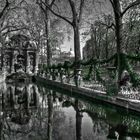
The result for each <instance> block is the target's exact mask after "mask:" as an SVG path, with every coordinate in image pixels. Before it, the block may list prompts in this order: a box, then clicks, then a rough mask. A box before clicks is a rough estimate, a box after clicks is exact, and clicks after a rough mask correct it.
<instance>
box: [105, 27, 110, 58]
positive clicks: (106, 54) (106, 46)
mask: <svg viewBox="0 0 140 140" xmlns="http://www.w3.org/2000/svg"><path fill="white" fill-rule="evenodd" d="M108 45H109V44H108V29H107V30H106V44H105V57H106V59H108Z"/></svg>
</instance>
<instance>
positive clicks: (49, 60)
mask: <svg viewBox="0 0 140 140" xmlns="http://www.w3.org/2000/svg"><path fill="white" fill-rule="evenodd" d="M45 3H46V4H47V5H49V3H50V0H45ZM45 28H46V29H45V30H46V40H47V65H48V67H49V66H50V65H51V63H52V51H51V44H50V11H49V9H48V8H47V7H46V13H45Z"/></svg>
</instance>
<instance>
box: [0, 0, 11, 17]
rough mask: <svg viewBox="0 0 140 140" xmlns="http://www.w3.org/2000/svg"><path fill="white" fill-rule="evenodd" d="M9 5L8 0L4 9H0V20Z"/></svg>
mask: <svg viewBox="0 0 140 140" xmlns="http://www.w3.org/2000/svg"><path fill="white" fill-rule="evenodd" d="M9 5H10V3H9V1H8V0H6V4H5V6H4V8H3V9H2V11H1V12H0V19H1V18H2V16H3V15H4V12H5V11H6V10H7V8H8V7H9Z"/></svg>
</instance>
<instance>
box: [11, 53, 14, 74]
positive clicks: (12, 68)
mask: <svg viewBox="0 0 140 140" xmlns="http://www.w3.org/2000/svg"><path fill="white" fill-rule="evenodd" d="M14 63H15V57H14V52H12V58H11V73H14V72H15V70H14Z"/></svg>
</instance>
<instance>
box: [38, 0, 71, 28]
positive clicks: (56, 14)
mask: <svg viewBox="0 0 140 140" xmlns="http://www.w3.org/2000/svg"><path fill="white" fill-rule="evenodd" d="M42 3H43V4H44V5H45V6H46V7H47V8H48V9H49V11H51V12H52V13H53V14H54V15H55V16H57V17H59V18H61V19H63V20H65V21H66V22H68V23H69V24H70V25H72V26H73V23H72V22H71V21H69V20H68V19H67V18H66V17H64V16H61V15H59V14H58V13H56V12H55V11H53V10H52V8H51V7H50V6H49V5H47V4H46V3H45V2H43V1H42ZM38 4H39V5H40V6H41V3H38ZM43 9H44V8H43ZM44 12H45V11H44Z"/></svg>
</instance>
